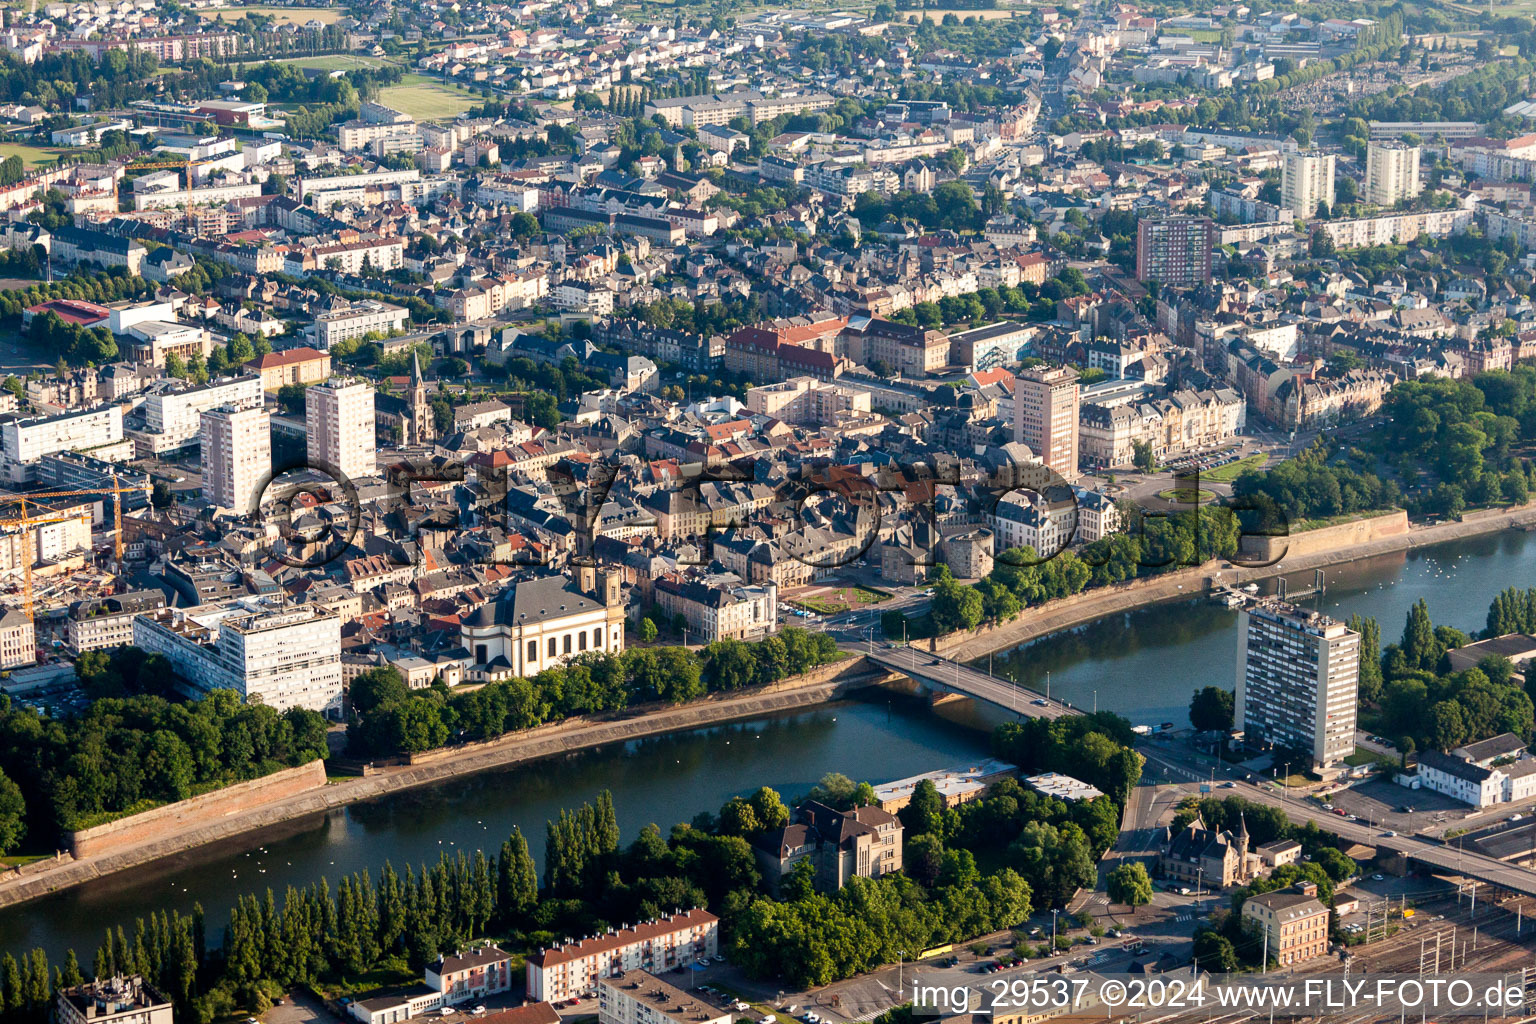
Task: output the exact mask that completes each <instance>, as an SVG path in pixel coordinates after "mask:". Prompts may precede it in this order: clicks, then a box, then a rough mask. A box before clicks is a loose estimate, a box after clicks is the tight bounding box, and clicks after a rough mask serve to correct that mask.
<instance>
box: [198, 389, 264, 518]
mask: <svg viewBox="0 0 1536 1024" xmlns="http://www.w3.org/2000/svg"><path fill="white" fill-rule="evenodd" d="M202 423H203V428H202V455H203V497H204V498H206V499H207V500H208V501H209V502H211V503H212V504H213V505H215V506H216V507H218V508H227V509H233V510H234V511H235V512H237V513H239V514H240V515H249V514H251V513H252V512H254V511H255V509H256V503H257V501H258V500H259V498H260V494H259V489H260V488H261V487H262V486H264V485H265V483H266V481H267V478H268V477H269V476H270V475H271V473H272V415H271V413H269V412H267V410H266V409H263V408H260V407H259V406H258V407H257V408H254V409H241V408H238V407H235V406H230V405H221V406H219V407H218V408H216V409H210V410H208V411H207V412H205V413H203V417H202Z"/></svg>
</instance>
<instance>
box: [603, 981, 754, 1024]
mask: <svg viewBox="0 0 1536 1024" xmlns="http://www.w3.org/2000/svg"><path fill="white" fill-rule="evenodd" d="M732 1016H733V1015H732V1013H731V1011H730V1010H728V1009H721V1008H720V1007H718V1006H711V1005H710V1004H709V1002H708V1001H707V1000H705V999H704V998H703V997H702V996H699V995H696V994H693V993H689V992H684V991H683V990H682V989H680V988H678V987H677V986H676V985H673V984H670V983H668V982H665V981H662V980H661V979H660V978H658V977H656V975H654V974H652V973H650V972H649V971H625V972H624V973H623V974H620V975H619V976H618V977H616V978H604V979H602V980H601V981H600V982H598V985H597V1022H598V1024H730V1022H731V1019H732Z"/></svg>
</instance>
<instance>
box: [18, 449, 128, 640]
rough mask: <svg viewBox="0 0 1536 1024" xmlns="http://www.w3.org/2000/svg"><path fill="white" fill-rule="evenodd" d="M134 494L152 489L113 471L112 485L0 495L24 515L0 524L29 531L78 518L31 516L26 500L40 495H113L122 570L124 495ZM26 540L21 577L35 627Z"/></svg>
mask: <svg viewBox="0 0 1536 1024" xmlns="http://www.w3.org/2000/svg"><path fill="white" fill-rule="evenodd" d="M134 493H139V494H144V495H146V496H147V495H148V494H149V493H150V488H149V487H148V486H147V485H146V486H142V487H140V486H134V487H124V486H122V484H121V482H120V481H119V480H118V477H117V474H116V473H114V474H112V486H111V487H91V488H87V489H85V490H78V491H34V492H32V493H30V494H0V505H3V504H11V503H19V504H20V505H21V515H20V516H15V517H11V518H4V519H0V527H4V526H20V527H21V528H22V529H23V530H24V531H28V530H29V528H30V527H33V526H42V525H46V524H48V523H67V522H69V521H70V520H72V519H77V518H79V516H78V514H77V513H74V512H70V513H63V512H57V511H53V510H51V509H50V510H48V511H47V512H45V513H44V514H43V515H40V516H30V515H28V514H27V502H29V501H34V502H35V501H37V500H38V499H40V498H83V497H87V496H90V495H107V494H110V495H112V544H113V555H114V557H115V559H116V564H117V567H118V569H119V570H121V569H122V565H123V495H124V494H134ZM26 539H27V541H28V543H27V544H26V545H24V547H25V550H24V551H23V552H22V558H21V564H22V578H23V580H24V581H25V583H24V590H23V596H24V597H25V600H26V609H27V618H28V619H29V620H33V624H34V627H35V625H36V617H35V615H34V613H33V606H32V557H33V551H32V550H31V543H30V542H31V537H30V535H29V536H28V537H27V538H26Z"/></svg>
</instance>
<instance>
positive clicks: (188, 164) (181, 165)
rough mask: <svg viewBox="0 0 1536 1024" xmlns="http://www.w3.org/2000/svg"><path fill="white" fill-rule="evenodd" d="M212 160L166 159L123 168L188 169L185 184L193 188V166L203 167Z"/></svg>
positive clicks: (133, 169)
mask: <svg viewBox="0 0 1536 1024" xmlns="http://www.w3.org/2000/svg"><path fill="white" fill-rule="evenodd" d="M212 162H213V161H212V160H166V161H161V162H156V163H152V164H128V165H127V166H126V167H124V168H123V170H124V171H125V172H126V171H163V170H169V169H171V168H173V167H174V168H175V169H177V170H179V171H186V172H187V173H186V180H185V183H184V184H185V186H186V187H187V188H188V189H191V188H192V168H194V167H201V166H202V165H203V164H208V163H212Z"/></svg>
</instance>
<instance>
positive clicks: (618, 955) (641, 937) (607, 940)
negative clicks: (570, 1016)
mask: <svg viewBox="0 0 1536 1024" xmlns="http://www.w3.org/2000/svg"><path fill="white" fill-rule="evenodd" d="M719 948H720V919H719V918H718V917H716V916H715V915H714V914H711V913H710V912H709V911H707V910H703V909H699V908H695V909H693V910H690V911H688V912H687V913H682V914H673V915H671V916H669V917H656V918H652V919H651V920H649V921H642V922H640V923H639V924H635V925H629V926H627V927H624V928H619V929H617V930H614V929H612V928H610V929H609V930H608V931H607V932H605V933H603V934H602V935H596V936H591V937H589V938H585V939H582V940H581V941H580V942H567V943H564V944H562V945H556V946H549V947H546V948H543V949H540V950H539V951H538V952H537V953H535V954H533V955H532V956H530V957H529V958H528V966H527V971H526V973H527V992H526V998H528V999H539V1000H546V1001H548V1002H559V1001H560V1000H562V999H570V998H572V997H574V996H579V995H581V994H582V993H583V992H588V991H591V990H592V989H594V988H596V987H597V983H598V981H599V980H600V979H601V978H604V977H609V978H611V977H614V976H615V975H619V974H622V973H624V972H625V971H634V970H644V971H651V972H653V973H659V972H663V971H670V970H671V969H672V968H674V967H682V966H685V965H687V964H691V963H693V961H694V960H696V959H698V958H699V957H701V956H709V957H712V956H714V955H715V954H716V953H717V952H718V951H719Z"/></svg>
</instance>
